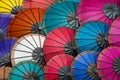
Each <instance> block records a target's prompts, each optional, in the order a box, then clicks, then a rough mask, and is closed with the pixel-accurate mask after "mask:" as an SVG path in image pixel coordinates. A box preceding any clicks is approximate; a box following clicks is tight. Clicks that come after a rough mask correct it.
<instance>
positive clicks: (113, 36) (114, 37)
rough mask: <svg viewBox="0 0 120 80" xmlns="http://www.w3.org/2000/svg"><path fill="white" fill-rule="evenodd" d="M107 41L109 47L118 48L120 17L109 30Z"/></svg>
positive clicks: (119, 42) (119, 44)
mask: <svg viewBox="0 0 120 80" xmlns="http://www.w3.org/2000/svg"><path fill="white" fill-rule="evenodd" d="M108 41H109V43H110V44H111V45H114V46H119V47H120V17H118V18H117V19H116V20H115V21H114V22H113V23H112V26H111V28H110V30H109V35H108Z"/></svg>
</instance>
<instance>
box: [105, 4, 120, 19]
mask: <svg viewBox="0 0 120 80" xmlns="http://www.w3.org/2000/svg"><path fill="white" fill-rule="evenodd" d="M104 14H105V15H106V16H107V17H109V18H110V19H115V18H117V17H118V16H120V8H119V7H118V6H117V5H116V4H107V5H106V6H105V7H104Z"/></svg>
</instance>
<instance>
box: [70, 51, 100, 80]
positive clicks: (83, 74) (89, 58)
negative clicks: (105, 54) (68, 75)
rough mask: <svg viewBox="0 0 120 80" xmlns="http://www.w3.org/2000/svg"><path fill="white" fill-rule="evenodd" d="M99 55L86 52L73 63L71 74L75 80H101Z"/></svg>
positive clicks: (93, 52)
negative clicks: (98, 66)
mask: <svg viewBox="0 0 120 80" xmlns="http://www.w3.org/2000/svg"><path fill="white" fill-rule="evenodd" d="M98 55H99V54H98V53H97V52H95V51H85V52H82V53H80V54H79V55H78V56H77V57H76V58H75V59H74V61H73V64H72V67H71V72H72V76H73V77H72V79H73V80H100V77H99V75H98V70H97V59H98Z"/></svg>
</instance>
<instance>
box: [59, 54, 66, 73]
mask: <svg viewBox="0 0 120 80" xmlns="http://www.w3.org/2000/svg"><path fill="white" fill-rule="evenodd" d="M58 57H59V59H60V60H61V62H62V64H63V66H65V64H64V63H63V60H62V58H61V56H60V55H58ZM63 73H64V71H63Z"/></svg>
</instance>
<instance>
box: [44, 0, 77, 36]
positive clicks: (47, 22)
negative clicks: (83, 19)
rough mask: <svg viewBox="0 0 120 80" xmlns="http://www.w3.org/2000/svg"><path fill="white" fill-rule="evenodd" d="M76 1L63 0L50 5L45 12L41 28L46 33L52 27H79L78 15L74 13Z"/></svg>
mask: <svg viewBox="0 0 120 80" xmlns="http://www.w3.org/2000/svg"><path fill="white" fill-rule="evenodd" d="M77 8H78V3H77V2H73V1H64V2H60V3H56V4H54V5H52V6H51V7H50V8H49V9H48V10H47V11H46V14H45V17H44V20H43V26H42V27H43V28H45V29H44V31H45V33H46V34H48V33H49V32H50V31H52V30H53V29H56V28H58V27H62V26H66V27H70V28H73V29H77V28H78V27H79V24H78V17H77V14H76V11H77Z"/></svg>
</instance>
